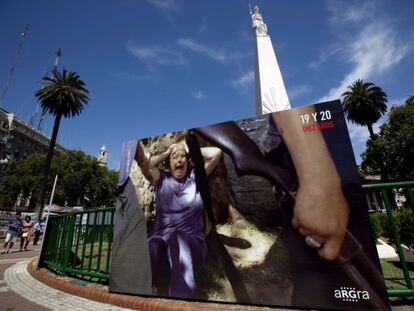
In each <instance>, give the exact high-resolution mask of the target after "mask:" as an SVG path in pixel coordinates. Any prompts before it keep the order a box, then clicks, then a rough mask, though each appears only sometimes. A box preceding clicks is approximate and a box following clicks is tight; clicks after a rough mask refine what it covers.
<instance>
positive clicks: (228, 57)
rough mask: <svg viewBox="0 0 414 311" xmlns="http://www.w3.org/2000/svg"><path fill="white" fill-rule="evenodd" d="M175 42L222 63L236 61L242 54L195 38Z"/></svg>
mask: <svg viewBox="0 0 414 311" xmlns="http://www.w3.org/2000/svg"><path fill="white" fill-rule="evenodd" d="M177 44H178V45H180V46H182V47H184V48H187V49H189V50H191V51H193V52H196V53H200V54H203V55H205V56H207V57H209V58H211V59H213V60H215V61H218V62H220V63H222V64H227V63H232V62H237V61H239V60H240V58H242V57H243V55H241V54H240V53H237V52H233V53H230V52H228V51H227V50H225V49H222V48H217V47H210V46H208V45H205V44H201V43H198V42H196V41H195V40H193V39H188V38H180V39H178V40H177Z"/></svg>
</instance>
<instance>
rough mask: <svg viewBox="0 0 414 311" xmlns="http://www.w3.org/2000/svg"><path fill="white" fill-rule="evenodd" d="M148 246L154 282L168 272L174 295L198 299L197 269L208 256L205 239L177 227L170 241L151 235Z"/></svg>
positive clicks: (170, 287) (171, 292)
mask: <svg viewBox="0 0 414 311" xmlns="http://www.w3.org/2000/svg"><path fill="white" fill-rule="evenodd" d="M148 245H149V251H150V257H151V272H152V280H153V284H156V282H157V280H159V278H160V277H163V275H161V274H162V273H167V275H166V276H167V277H169V296H170V297H175V298H196V297H197V293H196V284H195V280H194V269H195V267H199V266H200V265H201V264H202V263H203V262H204V260H205V258H206V255H207V250H206V247H205V244H204V243H203V241H200V239H197V238H195V237H193V236H190V235H188V234H187V233H185V232H183V231H180V230H177V231H175V232H174V233H172V234H171V235H170V238H169V239H168V240H167V241H166V240H165V239H163V238H161V237H160V236H157V235H153V236H151V237H150V238H149V239H148ZM164 277H165V276H164Z"/></svg>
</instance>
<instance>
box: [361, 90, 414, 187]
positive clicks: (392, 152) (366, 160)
mask: <svg viewBox="0 0 414 311" xmlns="http://www.w3.org/2000/svg"><path fill="white" fill-rule="evenodd" d="M362 159H363V161H362V164H361V166H362V169H363V170H364V172H365V173H367V174H372V173H375V172H378V171H381V175H384V176H385V177H387V178H390V179H393V180H413V179H414V161H413V159H414V96H410V97H408V98H407V100H406V101H405V104H403V105H401V106H395V107H393V108H391V111H390V112H389V114H388V121H387V122H385V123H384V124H383V125H381V127H380V132H379V135H378V137H377V138H376V139H370V140H369V141H368V143H367V149H366V150H365V152H364V153H363V154H362Z"/></svg>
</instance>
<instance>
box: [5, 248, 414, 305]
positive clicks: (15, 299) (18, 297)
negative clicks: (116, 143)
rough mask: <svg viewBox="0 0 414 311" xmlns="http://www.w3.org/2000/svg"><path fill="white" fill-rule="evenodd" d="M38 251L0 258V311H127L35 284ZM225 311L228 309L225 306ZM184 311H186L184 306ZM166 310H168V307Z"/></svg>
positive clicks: (410, 301)
mask: <svg viewBox="0 0 414 311" xmlns="http://www.w3.org/2000/svg"><path fill="white" fill-rule="evenodd" d="M1 242H2V241H1ZM1 242H0V243H1ZM39 251H40V246H30V247H29V251H23V252H18V251H16V250H14V251H12V252H10V253H9V254H2V255H0V310H2V311H3V310H4V311H28V310H30V311H46V310H59V311H60V310H63V311H65V310H70V311H76V310H82V311H87V310H98V311H99V310H108V311H118V310H131V309H127V308H121V307H117V306H113V305H110V304H105V303H101V302H96V301H93V300H89V299H85V298H81V297H78V296H75V295H71V294H68V293H65V292H63V291H60V290H57V289H54V288H51V287H49V286H47V285H45V284H43V283H41V282H39V281H38V280H37V279H35V278H34V277H32V276H31V275H30V273H29V272H28V269H27V268H28V264H29V262H31V261H32V260H33V259H35V258H36V257H37V256H38V255H39ZM166 301H167V303H168V300H164V301H161V300H160V302H163V303H165V302H166ZM187 305H188V304H187ZM206 305H208V304H203V306H206ZM193 307H194V309H200V307H201V305H200V304H197V303H194V304H193ZM227 307H228V309H232V307H231V306H229V305H227ZM235 308H237V309H243V310H257V311H258V310H285V309H271V308H259V307H249V308H247V307H240V306H237V307H236V306H235ZM185 309H186V310H187V309H188V306H186V308H185ZM392 309H393V310H396V311H408V310H414V299H405V300H400V299H399V300H397V301H394V302H393V308H392ZM166 310H168V304H167V308H166Z"/></svg>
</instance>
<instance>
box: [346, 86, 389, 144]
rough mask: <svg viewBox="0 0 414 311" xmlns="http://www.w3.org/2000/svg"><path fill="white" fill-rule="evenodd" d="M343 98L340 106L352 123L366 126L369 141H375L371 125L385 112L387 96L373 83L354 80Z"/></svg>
mask: <svg viewBox="0 0 414 311" xmlns="http://www.w3.org/2000/svg"><path fill="white" fill-rule="evenodd" d="M342 96H344V99H343V102H342V106H343V109H344V111H345V112H346V113H347V118H348V120H350V121H351V122H353V123H356V124H359V125H362V126H367V127H368V131H369V134H370V137H371V139H375V134H374V130H373V129H372V125H373V124H374V123H375V122H377V121H378V120H379V119H380V118H381V116H382V115H383V114H384V113H385V112H386V111H387V94H385V92H384V91H383V90H382V89H381V88H380V87H378V86H375V85H374V84H373V83H369V82H364V81H363V80H361V79H358V80H356V81H355V82H354V83H352V84H351V85H350V86H348V91H346V92H345V93H343V94H342Z"/></svg>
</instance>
